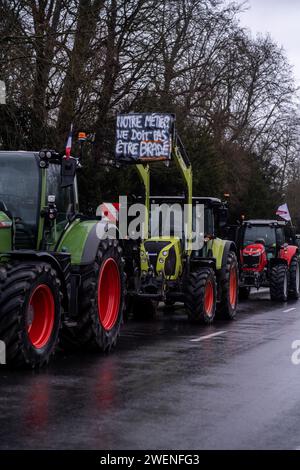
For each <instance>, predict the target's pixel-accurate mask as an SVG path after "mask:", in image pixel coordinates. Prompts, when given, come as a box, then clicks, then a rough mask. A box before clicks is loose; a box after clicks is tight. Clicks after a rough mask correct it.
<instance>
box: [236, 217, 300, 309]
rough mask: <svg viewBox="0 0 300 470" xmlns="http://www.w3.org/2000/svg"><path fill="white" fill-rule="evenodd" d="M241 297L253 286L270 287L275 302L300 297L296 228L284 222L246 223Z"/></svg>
mask: <svg viewBox="0 0 300 470" xmlns="http://www.w3.org/2000/svg"><path fill="white" fill-rule="evenodd" d="M238 245H239V249H240V298H241V299H247V298H248V296H249V294H250V290H251V287H255V288H256V289H257V290H258V289H259V288H260V287H269V288H270V296H271V299H272V300H275V301H281V302H285V301H286V300H287V299H298V298H299V295H300V269H299V262H300V260H299V248H298V246H297V242H296V235H295V234H294V231H293V228H292V227H291V226H290V225H289V224H288V223H287V222H284V221H278V220H246V221H244V222H243V224H242V226H241V227H240V230H239V240H238Z"/></svg>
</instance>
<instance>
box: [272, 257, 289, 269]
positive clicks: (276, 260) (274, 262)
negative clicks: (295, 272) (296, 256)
mask: <svg viewBox="0 0 300 470" xmlns="http://www.w3.org/2000/svg"><path fill="white" fill-rule="evenodd" d="M278 264H285V265H287V264H288V261H287V259H285V258H271V259H270V260H269V267H270V268H273V266H276V265H278Z"/></svg>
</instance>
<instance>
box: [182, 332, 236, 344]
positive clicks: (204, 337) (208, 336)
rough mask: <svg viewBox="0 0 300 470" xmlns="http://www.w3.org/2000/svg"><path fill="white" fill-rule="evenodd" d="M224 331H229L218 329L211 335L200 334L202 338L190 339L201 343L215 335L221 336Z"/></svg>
mask: <svg viewBox="0 0 300 470" xmlns="http://www.w3.org/2000/svg"><path fill="white" fill-rule="evenodd" d="M224 333H227V331H218V332H217V333H212V334H211V335H206V336H200V338H195V339H190V341H191V342H192V343H199V342H200V341H203V340H204V339H209V338H213V337H214V336H220V335H223V334H224Z"/></svg>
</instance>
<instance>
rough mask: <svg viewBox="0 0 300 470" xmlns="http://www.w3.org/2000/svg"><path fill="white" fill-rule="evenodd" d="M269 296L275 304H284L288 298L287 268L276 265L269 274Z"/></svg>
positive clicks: (284, 265) (282, 265)
mask: <svg viewBox="0 0 300 470" xmlns="http://www.w3.org/2000/svg"><path fill="white" fill-rule="evenodd" d="M270 296H271V300H274V301H276V302H286V301H287V298H288V267H287V265H286V264H276V265H275V266H273V267H272V268H271V273H270Z"/></svg>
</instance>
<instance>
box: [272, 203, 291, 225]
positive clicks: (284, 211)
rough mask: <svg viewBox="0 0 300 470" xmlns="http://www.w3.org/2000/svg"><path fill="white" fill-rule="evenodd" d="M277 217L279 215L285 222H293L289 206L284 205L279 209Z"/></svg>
mask: <svg viewBox="0 0 300 470" xmlns="http://www.w3.org/2000/svg"><path fill="white" fill-rule="evenodd" d="M276 215H279V217H281V218H282V219H284V220H287V221H291V220H292V219H291V216H290V211H289V208H288V206H287V204H282V205H281V206H279V207H278V209H277V211H276Z"/></svg>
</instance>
